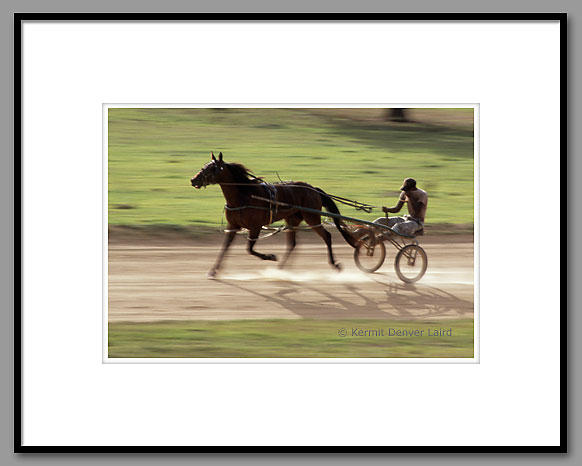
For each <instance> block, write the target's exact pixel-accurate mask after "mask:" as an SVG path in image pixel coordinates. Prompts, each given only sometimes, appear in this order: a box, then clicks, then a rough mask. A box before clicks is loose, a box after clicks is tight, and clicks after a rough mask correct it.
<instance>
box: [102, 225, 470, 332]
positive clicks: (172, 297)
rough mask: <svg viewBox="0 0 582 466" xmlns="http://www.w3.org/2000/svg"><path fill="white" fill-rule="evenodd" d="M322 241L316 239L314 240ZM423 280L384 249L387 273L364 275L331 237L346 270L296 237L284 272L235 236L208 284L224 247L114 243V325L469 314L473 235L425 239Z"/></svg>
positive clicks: (270, 245)
mask: <svg viewBox="0 0 582 466" xmlns="http://www.w3.org/2000/svg"><path fill="white" fill-rule="evenodd" d="M316 239H317V238H316ZM284 243H285V239H284V237H283V234H281V235H278V236H275V237H272V238H268V239H266V240H262V241H261V242H259V243H258V246H257V248H256V249H257V250H259V251H260V252H270V253H275V254H277V255H279V256H281V254H282V253H283V251H284V247H285V245H284ZM420 243H421V245H422V246H423V248H424V249H425V250H426V252H427V255H428V260H429V262H428V270H427V272H426V275H425V276H424V277H423V278H422V279H421V280H420V281H419V282H418V283H416V284H414V285H406V284H404V283H402V282H401V281H400V280H399V279H398V277H397V276H396V273H395V272H394V257H395V254H396V250H395V249H394V248H393V247H392V246H391V245H390V244H388V245H387V257H386V261H385V262H384V265H383V267H382V268H381V269H380V270H379V271H378V272H376V273H374V274H364V273H363V272H360V271H359V270H358V269H357V268H356V266H355V264H354V261H353V258H352V254H353V250H352V249H351V248H350V247H349V246H347V245H346V244H345V242H343V240H342V239H341V238H340V237H339V236H335V235H334V252H335V254H336V257H337V258H338V259H339V260H340V261H341V262H342V264H343V266H344V270H343V271H342V272H340V273H338V272H335V271H334V270H332V269H331V267H329V265H328V264H327V257H326V249H325V245H324V244H323V242H320V241H314V240H313V239H312V238H309V239H307V240H305V238H301V237H300V238H298V246H297V248H296V249H295V251H294V253H293V256H292V259H291V260H290V262H289V264H288V266H287V267H286V269H285V270H283V271H281V270H279V269H278V268H277V263H275V262H267V261H261V260H260V259H258V258H256V257H252V256H249V255H248V254H247V253H246V251H245V246H246V239H245V238H243V237H238V238H237V239H236V241H235V242H234V244H233V246H232V247H231V249H230V251H229V254H228V255H227V257H226V259H225V262H224V263H223V267H222V268H221V271H220V272H219V275H218V277H217V279H215V280H208V279H207V278H206V277H205V276H206V272H207V271H208V270H209V269H210V267H211V265H212V264H213V262H214V260H215V259H216V256H217V254H218V251H219V250H220V243H217V242H216V241H208V240H199V241H197V242H192V243H189V242H180V243H172V242H169V243H159V242H158V243H155V242H147V241H146V242H139V243H135V242H134V243H132V242H127V241H120V242H117V241H116V242H110V244H109V321H110V322H114V321H155V320H182V319H188V320H190V319H192V320H196V319H204V320H208V319H210V320H218V319H260V318H286V319H297V318H317V319H358V318H371V319H395V318H396V319H431V318H435V319H437V318H438V319H442V318H467V317H468V318H471V317H472V316H473V242H472V237H467V236H461V235H450V236H446V235H445V236H443V237H434V236H433V237H431V238H426V240H425V239H424V238H421V240H420Z"/></svg>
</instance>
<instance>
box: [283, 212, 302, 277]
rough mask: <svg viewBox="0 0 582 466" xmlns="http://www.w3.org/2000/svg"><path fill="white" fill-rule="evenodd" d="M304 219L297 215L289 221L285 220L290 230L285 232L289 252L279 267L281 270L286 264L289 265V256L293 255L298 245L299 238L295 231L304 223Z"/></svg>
mask: <svg viewBox="0 0 582 466" xmlns="http://www.w3.org/2000/svg"><path fill="white" fill-rule="evenodd" d="M302 220H303V219H302V218H301V216H300V215H299V216H297V215H293V216H291V217H289V218H287V219H285V221H286V223H287V227H288V228H289V230H286V231H285V234H286V235H287V251H286V252H285V257H283V260H282V261H281V264H280V265H279V268H281V269H282V268H283V267H284V266H285V264H286V263H287V259H289V256H290V255H291V253H292V252H293V249H294V248H295V245H296V244H297V242H296V240H295V237H296V236H297V232H296V231H295V227H297V226H298V225H299V224H300V223H301V222H302Z"/></svg>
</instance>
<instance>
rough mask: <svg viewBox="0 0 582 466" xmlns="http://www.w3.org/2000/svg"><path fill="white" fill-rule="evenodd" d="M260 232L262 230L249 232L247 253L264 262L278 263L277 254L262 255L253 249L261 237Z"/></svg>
mask: <svg viewBox="0 0 582 466" xmlns="http://www.w3.org/2000/svg"><path fill="white" fill-rule="evenodd" d="M260 231H261V230H260V229H255V230H249V242H248V245H247V251H248V252H249V254H252V255H253V256H257V257H260V258H261V259H263V260H264V261H276V260H277V256H275V254H261V253H260V252H257V251H255V250H254V249H253V248H254V247H255V243H256V242H257V238H258V237H259V233H260Z"/></svg>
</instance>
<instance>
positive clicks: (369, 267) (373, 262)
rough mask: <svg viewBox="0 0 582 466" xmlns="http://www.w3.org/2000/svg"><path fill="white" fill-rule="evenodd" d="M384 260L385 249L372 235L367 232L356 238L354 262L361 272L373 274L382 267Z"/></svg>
mask: <svg viewBox="0 0 582 466" xmlns="http://www.w3.org/2000/svg"><path fill="white" fill-rule="evenodd" d="M385 258H386V247H385V246H384V243H383V242H382V241H380V240H377V239H376V237H375V235H374V233H372V232H367V233H365V234H362V235H361V236H360V237H359V238H358V246H357V247H356V249H355V250H354V261H355V262H356V265H357V266H358V268H359V269H360V270H361V271H363V272H367V273H372V272H375V271H376V270H378V269H379V268H380V267H382V264H383V263H384V259H385Z"/></svg>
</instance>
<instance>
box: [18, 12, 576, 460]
mask: <svg viewBox="0 0 582 466" xmlns="http://www.w3.org/2000/svg"><path fill="white" fill-rule="evenodd" d="M24 21H136V22H138V21H225V22H228V21H269V22H272V21H375V22H383V21H559V23H560V175H561V178H562V180H566V179H567V163H566V162H567V147H568V132H567V128H568V124H567V121H568V100H567V93H568V80H567V71H568V49H567V14H566V13H224V14H222V13H15V14H14V167H15V171H14V184H15V197H14V216H15V222H14V238H15V251H17V253H18V255H17V256H16V260H15V265H14V277H15V281H14V296H15V308H14V341H15V345H14V368H15V369H14V452H15V453H566V452H567V451H568V449H567V440H568V391H567V369H568V352H567V349H568V341H567V326H568V309H567V292H568V289H567V273H568V256H567V255H566V244H567V230H566V228H562V229H561V233H560V274H561V282H560V445H558V446H551V445H547V446H544V445H539V446H534V447H532V446H519V445H514V446H495V445H491V446H426V445H425V446H423V445H415V446H366V447H362V446H342V447H337V446H325V445H320V446H302V445H296V446H244V447H241V446H192V447H191V446H172V447H168V446H148V447H144V446H131V445H127V446H106V445H104V446H66V445H62V446H26V445H23V444H22V427H23V426H22V395H21V394H22V388H23V383H22V339H23V336H22V298H21V296H22V285H23V283H22V234H23V226H22V156H21V154H22V144H21V138H22V129H23V128H22V122H21V118H22V87H21V81H22V77H23V75H22V41H21V35H22V23H23V22H24ZM567 211H568V201H562V203H561V207H560V215H561V216H563V218H567V217H566V213H567Z"/></svg>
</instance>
